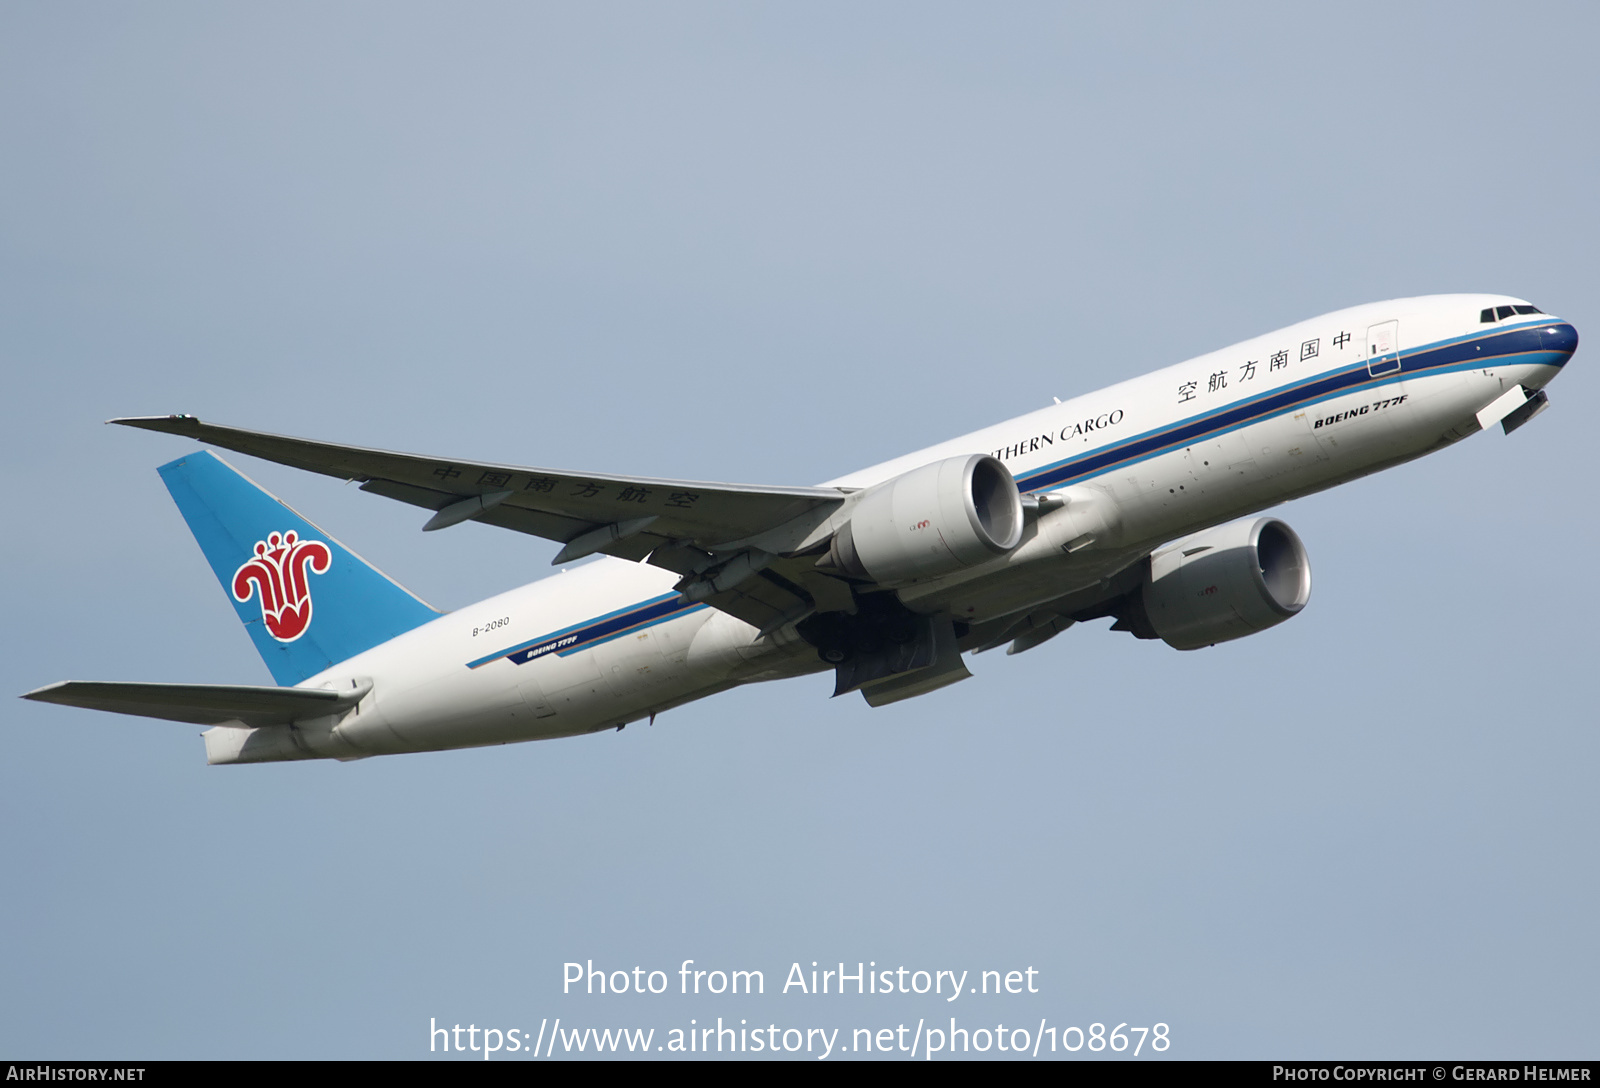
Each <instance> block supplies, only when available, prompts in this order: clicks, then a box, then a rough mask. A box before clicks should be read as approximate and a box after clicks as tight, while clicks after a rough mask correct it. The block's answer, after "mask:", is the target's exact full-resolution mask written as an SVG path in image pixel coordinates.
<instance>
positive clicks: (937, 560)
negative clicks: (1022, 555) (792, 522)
mask: <svg viewBox="0 0 1600 1088" xmlns="http://www.w3.org/2000/svg"><path fill="white" fill-rule="evenodd" d="M1021 540H1022V496H1021V495H1020V494H1019V493H1018V491H1017V482H1016V481H1015V480H1013V479H1012V478H1011V473H1010V471H1009V470H1008V469H1007V468H1006V466H1005V465H1003V464H1001V463H1000V462H999V461H998V460H996V459H995V458H993V457H990V456H989V455H988V454H970V455H968V456H966V457H951V458H947V459H946V460H943V461H935V462H934V463H933V464H931V465H923V466H922V467H921V468H918V469H912V470H911V471H910V472H907V473H903V474H901V475H899V476H896V477H895V478H894V479H892V480H885V481H884V482H883V483H881V484H877V485H875V486H873V487H871V488H869V489H868V490H867V492H866V493H865V494H864V495H863V496H862V497H861V498H860V499H858V500H857V502H856V505H855V509H854V510H852V511H851V513H850V520H849V521H847V522H845V524H844V527H843V528H841V529H840V530H839V531H838V532H837V533H835V534H834V537H833V543H832V545H831V546H830V548H829V550H828V554H827V556H826V557H825V558H824V560H823V562H824V564H826V565H828V566H832V567H835V568H837V569H839V570H842V571H844V572H845V573H847V574H850V575H853V576H855V577H857V578H870V579H872V580H873V581H874V582H878V583H880V584H886V585H892V584H895V583H899V582H910V581H914V580H916V579H919V578H937V577H939V576H941V575H945V574H953V573H955V572H956V571H959V570H964V569H966V568H967V567H974V566H977V565H978V564H979V563H985V562H988V561H989V560H991V559H993V558H995V557H996V556H999V555H1005V554H1006V553H1007V552H1009V551H1011V550H1012V549H1013V548H1015V547H1016V546H1017V544H1018V543H1020V542H1021Z"/></svg>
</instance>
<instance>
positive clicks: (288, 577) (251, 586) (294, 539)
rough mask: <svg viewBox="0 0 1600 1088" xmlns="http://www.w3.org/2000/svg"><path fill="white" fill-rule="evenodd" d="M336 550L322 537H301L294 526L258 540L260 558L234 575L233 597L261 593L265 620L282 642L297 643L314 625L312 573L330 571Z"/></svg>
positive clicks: (240, 598) (263, 619) (246, 597)
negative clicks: (322, 539)
mask: <svg viewBox="0 0 1600 1088" xmlns="http://www.w3.org/2000/svg"><path fill="white" fill-rule="evenodd" d="M332 563H333V553H332V552H330V551H329V550H328V546H327V545H326V544H324V543H322V541H320V540H301V539H300V536H299V534H298V533H296V532H295V531H294V530H293V529H290V530H289V531H288V532H286V533H282V534H279V533H269V534H268V535H267V539H265V540H258V541H256V557H255V558H254V559H252V560H250V561H249V562H248V563H246V564H245V565H244V566H242V567H240V568H239V569H238V570H237V571H236V572H234V575H233V599H234V600H236V601H239V602H240V603H241V604H242V603H243V602H245V601H248V600H249V599H250V595H251V594H252V593H259V594H260V595H261V621H262V622H263V623H265V624H266V625H267V630H268V631H270V632H271V633H272V637H273V638H275V639H277V640H278V641H279V642H293V641H294V640H295V639H297V638H299V637H300V636H301V635H303V634H305V633H306V628H308V627H310V626H311V585H310V582H311V579H310V575H312V574H326V573H328V567H329V566H331V565H332Z"/></svg>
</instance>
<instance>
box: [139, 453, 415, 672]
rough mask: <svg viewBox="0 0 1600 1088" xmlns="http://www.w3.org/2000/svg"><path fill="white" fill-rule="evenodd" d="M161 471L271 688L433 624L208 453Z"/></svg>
mask: <svg viewBox="0 0 1600 1088" xmlns="http://www.w3.org/2000/svg"><path fill="white" fill-rule="evenodd" d="M159 471H160V473H161V479H162V480H163V481H164V482H165V483H166V485H167V490H168V491H170V492H172V499H173V501H174V502H176V503H177V504H178V510H179V511H180V512H181V513H182V514H183V520H184V521H187V522H188V523H189V531H190V532H192V533H193V534H194V538H195V540H196V542H198V543H199V545H200V550H201V551H203V552H205V555H206V561H207V562H208V563H210V564H211V569H212V571H214V572H215V573H216V576H217V580H218V581H220V582H221V583H222V588H223V591H224V592H226V593H227V594H228V599H229V600H230V601H232V602H233V606H234V608H235V609H237V610H238V613H239V618H240V619H241V620H243V621H244V625H245V629H246V630H247V631H249V632H250V637H251V638H252V639H254V640H255V644H256V650H257V651H258V652H259V653H260V654H261V658H262V660H263V661H265V662H266V663H267V668H268V669H270V670H271V672H272V678H273V679H274V680H276V681H277V682H278V683H279V684H281V685H291V684H298V683H299V682H300V681H302V680H304V679H305V678H306V677H308V676H313V675H315V674H317V673H319V672H321V671H322V670H323V669H326V668H328V667H329V666H330V665H335V664H337V663H339V662H340V661H343V660H345V659H346V658H350V657H354V656H355V655H356V654H358V653H360V652H361V651H363V650H370V649H371V648H372V647H374V646H376V645H378V644H379V643H381V642H387V641H388V640H389V639H391V638H394V637H395V636H396V635H400V634H404V633H405V632H406V631H409V630H411V629H412V628H413V627H420V626H421V625H422V624H424V623H427V622H428V621H429V620H431V619H435V618H437V617H438V615H439V613H438V612H437V611H435V610H434V609H432V608H430V607H428V605H426V604H424V603H423V602H422V601H420V600H418V599H417V598H416V597H414V596H412V595H411V594H410V593H409V592H408V591H406V590H405V589H404V588H402V587H401V586H400V585H398V584H397V583H395V582H393V581H391V580H390V579H389V577H388V576H387V575H385V574H383V573H382V572H381V571H379V570H378V569H377V568H375V567H373V566H372V565H371V564H369V563H368V562H367V561H366V560H365V559H362V558H361V557H360V556H359V555H356V554H355V553H354V552H352V551H350V550H349V549H348V548H346V547H345V546H344V545H342V544H340V543H339V542H338V541H337V540H335V539H333V537H331V536H329V535H328V534H327V533H325V532H323V531H322V530H321V529H319V528H317V527H316V526H315V525H313V524H311V523H310V522H309V521H307V520H306V519H305V518H303V517H301V516H300V515H299V514H297V513H295V512H294V511H293V510H291V509H290V508H289V507H288V506H286V505H284V503H283V502H281V501H280V500H279V499H278V498H276V497H275V496H273V495H271V494H269V493H268V492H266V491H265V490H263V489H262V488H261V486H260V485H258V484H257V483H256V482H255V481H253V480H251V479H249V478H248V477H246V476H245V475H243V474H242V473H240V472H239V471H238V470H236V469H235V468H233V466H231V465H229V464H228V463H227V462H226V461H224V460H222V459H221V458H220V457H218V456H217V455H216V454H214V453H211V452H210V451H209V450H201V451H200V452H198V453H192V454H190V455H189V456H187V457H180V458H178V460H176V461H173V462H172V463H170V464H166V465H162V466H161V468H160V470H159Z"/></svg>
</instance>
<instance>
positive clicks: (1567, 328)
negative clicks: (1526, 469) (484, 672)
mask: <svg viewBox="0 0 1600 1088" xmlns="http://www.w3.org/2000/svg"><path fill="white" fill-rule="evenodd" d="M1547 329H1549V330H1561V331H1562V333H1563V335H1564V336H1565V337H1567V338H1568V339H1569V340H1570V342H1571V343H1573V344H1576V342H1577V332H1576V330H1574V329H1573V328H1572V326H1571V325H1569V324H1567V323H1566V322H1558V323H1554V324H1552V323H1549V322H1543V323H1533V324H1529V325H1519V326H1516V327H1514V328H1499V329H1496V330H1494V331H1493V332H1490V333H1469V334H1467V335H1466V336H1458V337H1455V338H1453V339H1450V340H1441V341H1438V342H1437V343H1433V344H1428V345H1425V346H1423V347H1421V348H1418V349H1416V350H1415V351H1412V352H1409V353H1403V352H1402V353H1397V356H1389V355H1383V356H1378V357H1376V358H1375V359H1363V360H1361V361H1360V362H1359V363H1356V364H1354V365H1352V366H1349V367H1346V368H1344V369H1343V370H1338V371H1334V372H1333V373H1331V374H1318V375H1315V376H1313V377H1310V378H1306V379H1304V380H1303V381H1299V382H1295V383H1293V384H1291V385H1287V386H1284V387H1283V388H1281V389H1274V390H1272V391H1270V392H1267V393H1261V394H1258V395H1257V396H1254V397H1250V398H1249V399H1247V400H1242V401H1237V402H1235V403H1233V404H1229V405H1225V406H1223V407H1221V408H1216V409H1213V410H1212V411H1210V412H1203V413H1201V414H1200V415H1197V416H1190V417H1189V418H1188V419H1182V420H1179V421H1178V422H1177V423H1173V424H1169V425H1168V426H1166V427H1160V428H1157V429H1155V430H1152V431H1146V432H1145V433H1143V434H1138V435H1134V436H1133V437H1132V438H1127V439H1124V440H1122V441H1121V442H1118V443H1116V444H1114V445H1111V446H1107V447H1103V448H1101V449H1098V450H1093V451H1090V452H1089V453H1086V454H1083V455H1082V456H1080V457H1069V458H1067V459H1066V460H1063V461H1057V462H1055V463H1054V464H1051V465H1046V466H1044V467H1043V468H1038V469H1034V470H1033V471H1032V472H1029V473H1027V474H1026V475H1023V476H1019V477H1017V485H1018V486H1019V487H1020V488H1022V490H1024V491H1037V490H1039V489H1041V488H1046V487H1053V486H1056V485H1059V484H1063V483H1068V482H1076V481H1080V480H1086V479H1089V478H1090V477H1092V476H1098V475H1101V474H1103V473H1106V472H1110V471H1112V470H1114V469H1117V468H1122V467H1126V466H1128V465H1132V464H1135V463H1137V462H1139V461H1147V460H1149V459H1150V458H1152V457H1158V456H1160V455H1161V454H1163V453H1167V452H1170V451H1171V450H1174V449H1177V448H1180V447H1182V446H1188V445H1193V444H1194V443H1195V442H1196V441H1197V440H1200V439H1205V438H1214V437H1216V436H1218V435H1223V434H1227V433H1228V432H1229V431H1236V430H1238V429H1239V428H1241V427H1248V426H1250V425H1251V424H1254V423H1260V422H1261V421H1263V420H1265V419H1270V418H1271V417H1273V416H1279V415H1284V414H1285V413H1288V412H1292V411H1294V410H1295V409H1297V408H1305V407H1309V406H1311V405H1313V404H1317V403H1319V402H1321V401H1325V400H1332V399H1333V398H1334V397H1341V396H1344V395H1345V394H1347V393H1352V392H1355V391H1356V390H1358V389H1376V388H1379V387H1381V386H1385V385H1392V384H1394V383H1395V382H1400V381H1405V380H1406V379H1408V378H1414V377H1417V376H1419V375H1423V374H1447V373H1450V372H1451V371H1457V370H1480V369H1482V368H1484V367H1485V366H1489V365H1496V364H1498V365H1503V364H1504V363H1505V361H1506V360H1507V359H1508V358H1510V357H1511V356H1515V355H1527V356H1529V357H1530V358H1529V360H1528V361H1529V362H1534V363H1542V364H1544V365H1546V366H1561V365H1562V364H1563V363H1564V362H1565V361H1566V359H1567V358H1568V357H1569V356H1570V355H1571V351H1570V350H1567V349H1551V348H1550V347H1548V346H1547V345H1546V343H1545V342H1544V341H1543V340H1542V339H1541V338H1540V336H1539V334H1540V333H1541V332H1543V331H1545V330H1547ZM1483 348H1489V349H1491V350H1490V352H1489V353H1488V354H1485V352H1484V351H1483V350H1482V349H1483ZM1395 357H1398V358H1399V361H1400V369H1399V370H1395V371H1390V372H1388V373H1385V374H1383V375H1382V376H1381V377H1373V376H1372V374H1371V373H1370V372H1369V371H1368V369H1367V368H1368V367H1369V366H1370V365H1371V364H1372V363H1374V362H1377V363H1383V362H1385V361H1387V360H1389V359H1391V358H1395ZM706 607H708V606H707V605H705V604H701V603H694V604H691V603H689V602H687V601H685V600H683V599H682V598H681V597H680V596H679V595H678V594H676V593H666V594H663V595H661V596H659V597H652V598H650V599H649V600H647V601H641V602H640V603H638V604H633V605H629V606H628V607H626V608H619V609H617V610H616V611H615V612H607V613H606V614H605V615H603V616H596V617H595V618H593V619H588V620H584V621H583V622H582V623H576V624H573V625H572V626H570V627H563V628H562V629H561V630H559V631H552V632H550V633H549V634H547V635H541V636H540V637H539V638H536V639H530V640H529V641H527V642H520V643H518V644H517V645H515V646H511V647H508V648H506V649H504V650H496V651H495V652H494V653H492V654H488V655H486V656H484V657H480V658H478V659H477V660H476V661H469V662H467V667H468V668H469V669H476V668H478V667H480V666H482V665H487V664H488V663H489V662H491V661H498V660H500V659H501V658H510V659H511V660H512V661H513V662H515V663H516V664H518V665H526V664H527V663H528V662H530V661H532V660H534V659H535V658H539V657H543V656H545V655H546V654H552V653H554V654H563V655H564V654H569V653H574V652H576V651H578V650H583V649H587V648H589V647H591V646H598V645H599V644H600V643H602V642H609V641H610V640H612V639H614V638H619V637H621V636H622V635H625V634H628V633H629V632H630V631H635V630H639V629H641V628H644V627H649V626H652V625H654V624H657V623H662V622H665V621H666V620H669V619H673V618H676V617H677V616H680V615H687V614H688V613H690V612H693V611H695V610H696V609H699V608H706Z"/></svg>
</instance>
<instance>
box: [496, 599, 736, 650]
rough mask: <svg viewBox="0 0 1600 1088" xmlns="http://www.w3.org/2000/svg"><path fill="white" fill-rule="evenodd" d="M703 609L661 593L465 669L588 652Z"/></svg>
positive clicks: (554, 632) (697, 603)
mask: <svg viewBox="0 0 1600 1088" xmlns="http://www.w3.org/2000/svg"><path fill="white" fill-rule="evenodd" d="M705 607H706V605H704V604H702V603H699V602H689V601H685V600H684V599H683V598H682V597H680V596H679V595H678V594H676V593H664V594H662V595H661V596H659V597H652V598H650V599H649V600H648V601H641V602H640V603H638V604H631V605H629V606H628V607H626V608H619V609H617V610H616V611H615V612H607V613H606V614H605V615H603V616H596V617H594V618H593V619H587V620H584V621H583V622H582V623H575V624H573V625H572V626H570V627H563V628H561V629H560V630H559V631H552V632H550V633H549V634H547V635H540V636H539V637H538V638H535V639H529V640H528V641H527V642H519V643H517V645H515V646H509V647H507V648H506V649H503V650H496V651H495V652H494V653H492V654H488V655H485V656H484V657H480V658H478V659H477V660H476V661H469V662H467V668H469V669H476V668H478V667H479V666H481V665H487V664H488V663H489V662H491V661H498V660H500V659H501V658H502V657H506V658H510V659H511V660H512V661H513V662H515V663H516V664H518V665H526V664H527V663H528V662H530V661H532V660H533V659H534V658H537V657H543V656H544V655H545V654H551V653H555V654H568V653H572V652H573V651H575V650H582V649H587V648H588V647H590V646H598V645H599V644H600V643H602V642H609V641H611V640H612V639H614V638H618V637H620V636H622V635H625V634H628V633H629V632H630V631H636V630H639V629H640V628H643V627H649V626H652V625H653V624H657V623H661V622H663V621H665V620H669V619H673V618H675V617H677V616H680V615H687V614H688V613H690V612H693V611H695V610H696V609H699V608H705Z"/></svg>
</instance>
